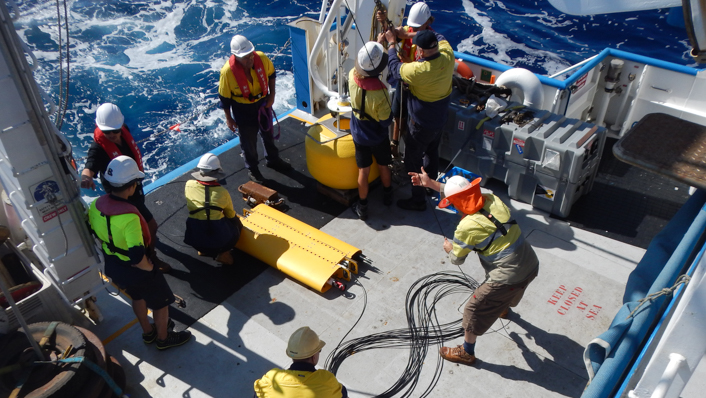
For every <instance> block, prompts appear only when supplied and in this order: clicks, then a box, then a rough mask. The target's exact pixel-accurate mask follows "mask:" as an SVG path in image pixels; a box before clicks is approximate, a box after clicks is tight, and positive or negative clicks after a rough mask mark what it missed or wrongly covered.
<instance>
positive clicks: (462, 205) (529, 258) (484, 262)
mask: <svg viewBox="0 0 706 398" xmlns="http://www.w3.org/2000/svg"><path fill="white" fill-rule="evenodd" d="M409 175H410V176H411V178H412V184H413V185H416V186H422V187H426V188H431V189H434V190H436V191H439V192H442V193H443V195H444V198H443V199H442V200H441V202H439V207H441V208H445V207H448V206H449V205H453V206H454V207H455V208H456V209H457V210H458V211H459V213H461V214H462V215H463V218H462V219H461V221H460V222H459V224H458V226H457V227H456V231H455V232H454V238H453V242H451V241H449V240H448V239H444V246H443V247H444V251H446V253H448V254H449V258H450V260H451V262H452V263H454V264H457V265H460V264H462V263H463V262H464V261H465V260H466V257H467V256H468V255H469V254H470V253H471V252H476V253H478V258H479V259H480V263H481V266H482V267H483V269H484V270H485V275H486V279H485V281H484V282H483V283H482V284H481V285H480V286H479V287H478V288H477V289H476V290H475V291H474V292H473V295H471V298H470V299H468V302H467V303H466V306H465V308H464V310H463V330H464V341H463V344H461V345H458V346H456V347H441V349H440V350H439V354H440V355H441V357H442V358H444V359H446V360H447V361H451V362H456V363H461V364H465V365H471V364H473V363H474V362H475V361H476V356H475V345H476V338H477V337H478V336H481V335H483V334H484V333H485V332H486V331H487V330H488V329H489V328H490V326H491V325H492V324H493V323H494V322H495V321H496V320H497V319H498V318H500V317H502V318H504V317H506V316H507V314H508V311H509V309H510V307H515V306H517V305H518V304H519V303H520V300H522V297H523V295H524V293H525V290H526V289H527V286H528V285H529V284H530V282H532V280H534V278H535V277H536V276H537V273H538V271H539V260H538V259H537V255H536V254H535V252H534V249H532V246H530V244H529V243H527V241H526V240H525V239H524V237H523V236H522V231H521V230H520V227H519V226H518V225H517V222H515V221H514V220H513V219H512V215H511V214H510V209H508V207H507V206H506V205H505V204H504V203H503V202H502V201H501V200H500V198H498V197H497V196H495V195H493V194H482V193H481V190H480V181H481V179H480V178H477V179H475V180H473V181H468V180H467V179H465V178H464V177H462V176H453V177H451V178H449V179H448V180H447V181H446V183H445V184H442V183H440V182H438V181H435V180H432V179H431V178H429V176H428V175H427V173H426V172H425V171H424V168H422V169H421V173H413V172H410V173H409Z"/></svg>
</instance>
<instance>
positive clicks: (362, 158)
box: [353, 140, 392, 169]
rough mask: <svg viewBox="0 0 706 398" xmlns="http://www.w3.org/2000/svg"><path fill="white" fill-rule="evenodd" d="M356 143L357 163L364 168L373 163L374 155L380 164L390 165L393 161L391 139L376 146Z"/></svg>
mask: <svg viewBox="0 0 706 398" xmlns="http://www.w3.org/2000/svg"><path fill="white" fill-rule="evenodd" d="M353 144H354V145H355V163H356V165H358V168H360V169H364V168H366V167H370V166H371V165H372V164H373V156H375V160H376V161H377V162H378V165H380V166H389V165H390V163H392V151H391V150H390V141H388V140H383V141H382V142H381V143H380V144H378V145H374V146H367V145H358V144H356V143H355V141H353Z"/></svg>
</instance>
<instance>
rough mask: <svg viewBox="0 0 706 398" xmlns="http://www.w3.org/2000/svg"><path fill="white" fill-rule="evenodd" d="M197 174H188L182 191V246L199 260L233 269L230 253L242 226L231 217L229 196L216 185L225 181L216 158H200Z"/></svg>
mask: <svg viewBox="0 0 706 398" xmlns="http://www.w3.org/2000/svg"><path fill="white" fill-rule="evenodd" d="M196 168H197V169H198V171H195V172H193V173H191V176H192V177H194V178H195V180H189V181H187V182H186V186H185V187H184V196H186V208H187V209H188V210H189V218H188V219H187V220H186V232H185V233H184V243H186V244H187V245H190V246H192V247H193V248H194V249H196V250H198V251H199V254H200V255H202V256H209V257H213V258H215V260H216V261H218V262H219V263H221V264H225V265H233V255H232V254H231V250H232V249H233V248H234V247H235V244H236V243H238V239H239V238H240V231H241V228H242V227H243V224H242V223H241V222H240V219H239V218H238V216H237V215H236V214H235V210H234V209H233V201H232V200H231V198H230V193H228V191H227V190H226V189H225V188H224V187H223V186H222V185H221V184H220V183H219V180H222V179H223V178H225V177H226V174H225V173H224V172H223V169H222V168H221V161H220V160H219V159H218V156H216V155H214V154H212V153H207V154H205V155H203V156H202V157H201V159H200V160H199V163H198V165H197V166H196Z"/></svg>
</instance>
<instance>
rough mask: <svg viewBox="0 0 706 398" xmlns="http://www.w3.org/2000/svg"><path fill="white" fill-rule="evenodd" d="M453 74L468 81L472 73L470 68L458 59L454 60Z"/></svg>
mask: <svg viewBox="0 0 706 398" xmlns="http://www.w3.org/2000/svg"><path fill="white" fill-rule="evenodd" d="M454 72H455V73H457V74H458V75H459V76H461V77H463V78H465V79H470V78H472V77H473V71H472V70H471V68H470V67H469V66H468V65H466V63H465V62H463V61H462V60H460V59H457V60H456V65H455V66H454Z"/></svg>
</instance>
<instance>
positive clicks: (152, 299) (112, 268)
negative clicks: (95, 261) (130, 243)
mask: <svg viewBox="0 0 706 398" xmlns="http://www.w3.org/2000/svg"><path fill="white" fill-rule="evenodd" d="M103 254H104V257H105V274H106V275H107V276H108V277H110V279H112V280H113V283H115V284H116V285H118V287H119V288H120V289H122V290H124V291H125V293H127V294H128V295H129V296H130V298H132V299H133V300H145V302H147V308H149V309H151V310H153V311H154V310H158V309H160V308H163V307H166V306H168V305H169V304H171V303H173V302H174V293H172V289H170V288H169V285H168V284H167V280H166V279H164V274H162V272H161V271H159V270H158V269H157V267H154V268H153V270H152V271H143V270H141V269H139V268H135V267H133V266H131V265H130V262H129V261H123V260H121V259H119V258H118V257H117V256H113V255H110V254H105V253H103Z"/></svg>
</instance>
